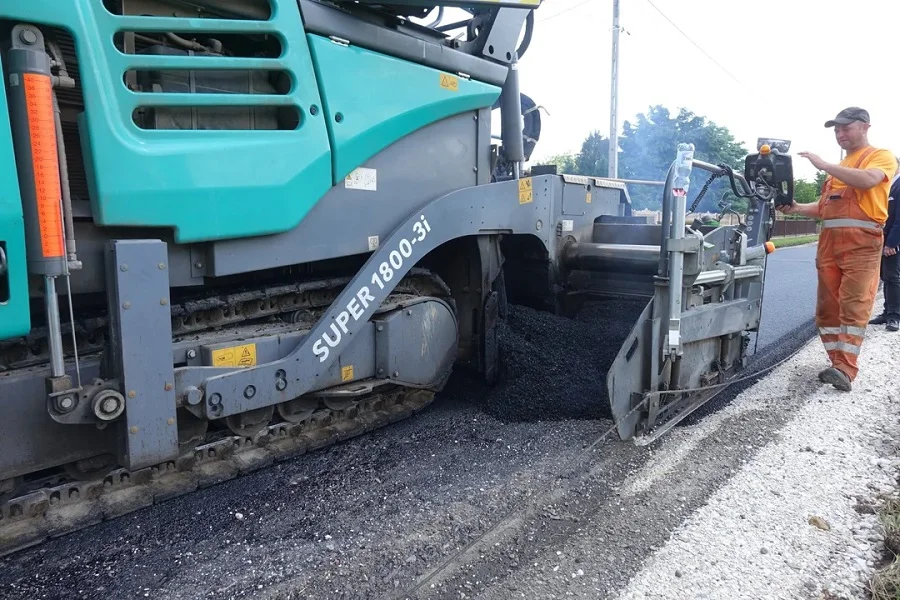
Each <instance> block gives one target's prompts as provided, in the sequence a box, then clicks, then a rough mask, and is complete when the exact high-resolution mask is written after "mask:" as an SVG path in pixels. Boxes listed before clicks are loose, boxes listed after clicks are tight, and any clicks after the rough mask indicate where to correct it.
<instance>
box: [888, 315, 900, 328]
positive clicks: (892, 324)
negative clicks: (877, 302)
mask: <svg viewBox="0 0 900 600" xmlns="http://www.w3.org/2000/svg"><path fill="white" fill-rule="evenodd" d="M885 329H887V330H888V331H897V330H900V319H898V318H897V317H891V318H890V319H888V320H887V327H885Z"/></svg>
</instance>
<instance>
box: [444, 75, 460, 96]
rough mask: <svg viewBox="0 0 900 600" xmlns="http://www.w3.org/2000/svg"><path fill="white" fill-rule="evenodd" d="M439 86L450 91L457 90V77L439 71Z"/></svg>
mask: <svg viewBox="0 0 900 600" xmlns="http://www.w3.org/2000/svg"><path fill="white" fill-rule="evenodd" d="M441 87H442V88H444V89H445V90H448V91H451V92H458V91H459V77H454V76H453V75H447V74H446V73H441Z"/></svg>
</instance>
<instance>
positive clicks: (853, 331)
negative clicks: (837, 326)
mask: <svg viewBox="0 0 900 600" xmlns="http://www.w3.org/2000/svg"><path fill="white" fill-rule="evenodd" d="M841 329H842V331H841V333H847V334H850V335H855V336H857V337H861V338H864V337H866V328H865V327H854V326H853V325H841Z"/></svg>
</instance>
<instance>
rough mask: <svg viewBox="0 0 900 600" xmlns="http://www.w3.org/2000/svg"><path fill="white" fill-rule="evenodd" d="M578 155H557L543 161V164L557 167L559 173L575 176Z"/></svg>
mask: <svg viewBox="0 0 900 600" xmlns="http://www.w3.org/2000/svg"><path fill="white" fill-rule="evenodd" d="M576 158H577V155H575V154H557V155H555V156H551V157H550V158H548V159H546V160H544V161H543V164H547V165H556V172H557V173H566V174H570V173H571V174H574V173H575V170H576V167H575V161H576Z"/></svg>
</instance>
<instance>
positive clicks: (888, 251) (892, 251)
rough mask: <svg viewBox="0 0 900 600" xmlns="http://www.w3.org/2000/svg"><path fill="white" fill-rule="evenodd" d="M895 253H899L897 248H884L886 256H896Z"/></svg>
mask: <svg viewBox="0 0 900 600" xmlns="http://www.w3.org/2000/svg"><path fill="white" fill-rule="evenodd" d="M895 254H897V249H896V248H888V247H887V246H885V248H884V255H885V256H894V255H895Z"/></svg>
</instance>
